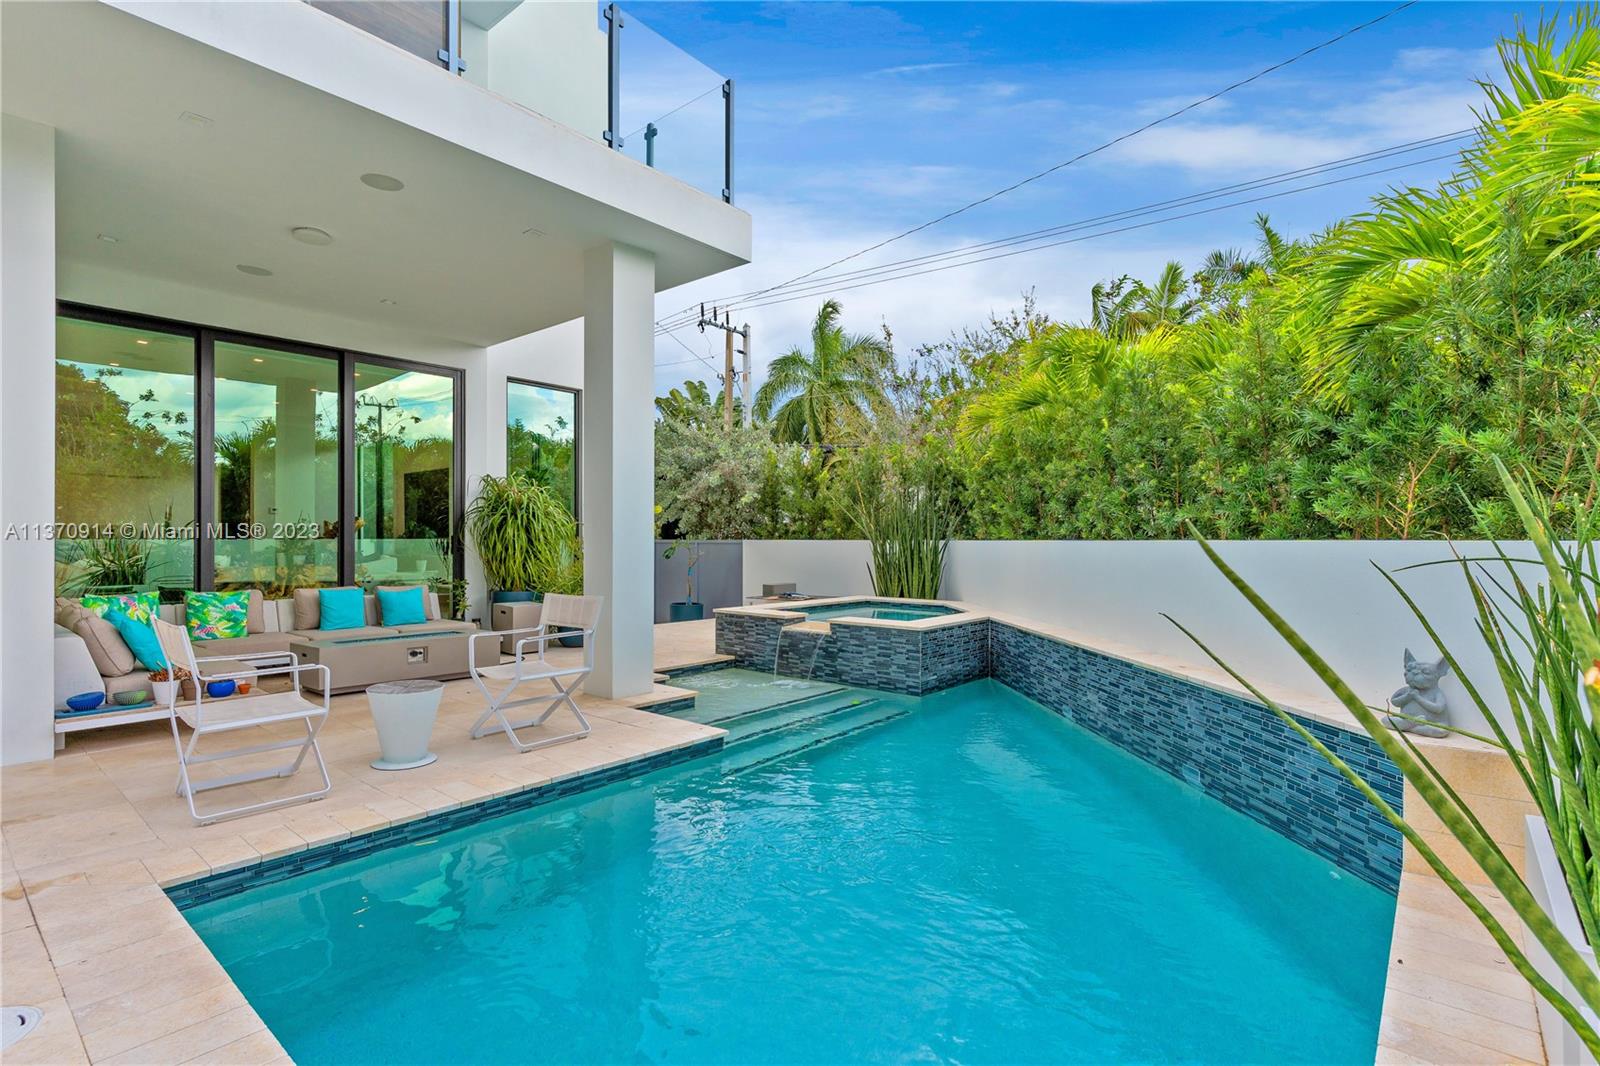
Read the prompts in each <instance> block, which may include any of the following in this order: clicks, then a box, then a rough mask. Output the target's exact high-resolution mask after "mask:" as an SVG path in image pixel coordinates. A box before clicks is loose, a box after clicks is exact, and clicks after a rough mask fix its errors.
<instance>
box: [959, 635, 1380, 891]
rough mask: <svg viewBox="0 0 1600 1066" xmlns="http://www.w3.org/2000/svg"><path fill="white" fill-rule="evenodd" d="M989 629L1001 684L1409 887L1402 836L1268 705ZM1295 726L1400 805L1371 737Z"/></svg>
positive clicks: (1321, 850)
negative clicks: (1403, 870) (1403, 874)
mask: <svg viewBox="0 0 1600 1066" xmlns="http://www.w3.org/2000/svg"><path fill="white" fill-rule="evenodd" d="M990 626H991V635H990V643H991V656H990V657H991V660H992V671H993V673H992V676H993V677H994V679H995V680H996V681H999V682H1000V683H1001V684H1003V685H1005V686H1006V687H1008V688H1010V689H1012V690H1014V691H1016V692H1019V693H1021V694H1022V695H1024V696H1027V697H1028V698H1029V699H1032V700H1034V701H1035V702H1037V703H1039V704H1041V705H1043V706H1044V707H1046V708H1048V709H1049V710H1051V711H1053V712H1055V713H1056V714H1059V715H1061V716H1062V717H1064V718H1068V719H1070V720H1072V721H1073V722H1076V723H1077V724H1079V725H1081V726H1083V727H1084V728H1086V729H1089V730H1091V731H1092V732H1094V733H1096V734H1098V735H1099V736H1102V737H1104V738H1106V739H1107V740H1109V741H1111V742H1112V743H1113V744H1116V745H1117V746H1118V747H1120V748H1123V749H1124V750H1126V751H1129V752H1131V753H1133V754H1134V755H1137V756H1138V757H1139V758H1141V759H1143V760H1144V761H1145V762H1147V763H1150V764H1151V765H1152V766H1155V767H1157V768H1159V769H1161V770H1163V771H1165V772H1166V773H1167V774H1169V775H1171V776H1172V777H1175V778H1177V779H1178V780H1180V781H1187V782H1188V783H1189V784H1191V785H1193V786H1194V787H1196V788H1198V789H1200V790H1201V791H1203V792H1205V793H1206V794H1207V795H1209V796H1211V797H1212V798H1214V799H1216V800H1219V801H1220V802H1222V803H1224V804H1226V805H1227V806H1229V807H1231V808H1233V809H1234V810H1236V811H1238V812H1239V813H1241V814H1243V815H1245V816H1247V817H1249V818H1251V819H1253V820H1255V821H1256V822H1259V823H1261V824H1262V825H1264V826H1266V827H1267V828H1269V829H1271V830H1273V831H1274V832H1276V833H1277V834H1278V835H1280V836H1282V837H1285V838H1287V839H1289V840H1291V841H1294V842H1295V843H1297V844H1299V845H1301V846H1302V847H1305V848H1307V849H1309V850H1310V851H1312V852H1314V853H1315V854H1317V855H1320V856H1322V857H1323V858H1325V859H1327V860H1329V861H1330V862H1332V863H1334V864H1335V865H1337V866H1339V867H1340V868H1341V869H1344V870H1347V871H1349V872H1350V873H1352V874H1354V875H1355V876H1357V877H1360V878H1361V879H1362V880H1364V881H1367V882H1369V883H1370V884H1373V885H1376V886H1377V887H1379V888H1381V889H1383V890H1384V891H1386V892H1388V893H1390V894H1391V895H1392V894H1394V893H1396V892H1397V891H1398V890H1399V884H1400V871H1401V865H1402V849H1401V842H1402V840H1401V836H1400V832H1399V830H1397V829H1395V828H1394V826H1392V825H1390V824H1389V822H1388V820H1387V819H1385V818H1384V817H1383V815H1382V814H1380V813H1379V812H1378V811H1377V809H1376V808H1374V807H1373V806H1372V804H1371V803H1369V802H1368V801H1367V799H1366V797H1365V796H1363V795H1362V794H1361V793H1360V792H1358V791H1356V789H1355V787H1354V786H1353V785H1351V784H1350V783H1349V782H1348V781H1346V780H1345V778H1344V776H1343V775H1342V774H1341V773H1340V772H1339V771H1338V770H1336V769H1335V768H1334V767H1333V766H1332V764H1330V763H1329V762H1328V761H1327V760H1326V759H1324V758H1323V757H1322V756H1321V755H1319V754H1318V753H1317V752H1316V751H1315V750H1314V749H1312V748H1311V746H1310V745H1308V744H1307V743H1306V742H1305V740H1304V739H1303V738H1301V737H1300V736H1298V735H1297V734H1295V733H1294V732H1293V731H1292V730H1290V729H1289V728H1288V727H1287V726H1286V725H1284V724H1283V723H1282V722H1281V721H1279V720H1278V717H1277V716H1276V715H1275V714H1273V713H1272V712H1271V711H1270V710H1269V709H1267V708H1266V707H1263V706H1262V705H1261V704H1259V703H1256V702H1255V701H1253V700H1249V699H1245V698H1243V697H1240V696H1234V695H1231V694H1228V693H1225V692H1220V691H1218V690H1216V689H1212V688H1208V687H1206V686H1204V685H1199V684H1196V683H1194V682H1192V681H1186V680H1183V679H1181V678H1176V677H1173V676H1171V675H1170V674H1165V673H1162V672H1160V671H1156V670H1151V669H1148V668H1145V667H1141V666H1138V665H1137V664H1134V663H1130V662H1128V661H1126V660H1123V659H1119V658H1116V657H1114V656H1110V655H1105V654H1102V653H1100V652H1097V651H1093V650H1091V649H1088V648H1083V647H1080V646H1078V645H1076V644H1072V643H1068V642H1065V641H1061V640H1056V639H1053V638H1051V637H1047V636H1041V635H1039V634H1037V633H1032V632H1029V631H1027V630H1024V629H1021V628H1019V627H1017V626H1012V625H1008V624H1007V623H1004V622H998V621H992V622H991V623H990ZM1295 718H1296V720H1297V721H1299V722H1300V724H1301V725H1303V726H1305V728H1306V729H1308V730H1309V731H1310V732H1311V734H1312V735H1313V736H1315V737H1316V738H1317V739H1318V740H1319V741H1321V742H1322V743H1323V744H1325V745H1327V746H1328V748H1329V749H1331V750H1332V751H1333V752H1334V753H1335V754H1337V755H1338V756H1339V757H1340V758H1342V759H1344V760H1345V762H1346V763H1348V764H1349V765H1350V766H1351V767H1352V768H1353V769H1354V770H1356V772H1358V773H1359V774H1361V775H1362V777H1364V778H1365V779H1366V780H1367V782H1368V783H1369V784H1371V785H1372V787H1373V789H1374V791H1376V792H1377V793H1378V795H1380V796H1382V797H1383V798H1384V799H1385V800H1386V801H1387V802H1388V803H1389V804H1390V805H1391V806H1393V807H1395V808H1396V809H1399V808H1400V807H1401V805H1402V803H1403V784H1404V781H1403V778H1402V776H1401V774H1400V770H1399V768H1398V767H1396V766H1395V765H1394V763H1393V762H1392V761H1390V759H1389V757H1388V756H1387V755H1385V754H1384V752H1383V749H1382V748H1380V747H1378V745H1377V743H1376V742H1374V741H1373V740H1372V738H1371V737H1369V736H1367V735H1366V734H1364V733H1355V732H1352V731H1350V730H1347V729H1340V728H1338V727H1337V726H1332V725H1328V724H1327V723H1325V722H1319V721H1315V720H1313V719H1309V718H1304V717H1302V716H1300V715H1295Z"/></svg>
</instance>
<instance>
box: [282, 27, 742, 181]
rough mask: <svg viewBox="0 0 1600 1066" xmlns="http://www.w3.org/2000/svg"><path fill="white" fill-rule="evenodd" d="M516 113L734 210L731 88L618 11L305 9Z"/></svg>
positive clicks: (701, 65) (726, 80)
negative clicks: (548, 122)
mask: <svg viewBox="0 0 1600 1066" xmlns="http://www.w3.org/2000/svg"><path fill="white" fill-rule="evenodd" d="M306 2H308V3H309V4H310V5H311V6H312V7H314V8H317V9H318V10H320V11H323V12H326V13H327V14H330V15H333V16H335V17H336V18H339V19H341V20H343V21H344V22H347V23H349V24H350V25H352V26H355V27H358V28H359V29H361V30H364V31H366V32H367V33H370V34H372V35H373V36H375V37H378V38H381V39H382V40H384V41H387V42H388V43H390V44H391V45H394V46H395V47H397V48H400V49H402V50H404V51H406V52H409V53H410V54H412V55H414V56H416V57H418V58H419V59H421V60H423V61H425V62H428V63H430V64H433V65H435V66H437V67H438V68H439V69H440V72H441V74H445V75H456V76H459V77H461V78H464V79H465V80H466V81H468V82H471V83H472V84H475V85H478V86H480V87H482V88H483V89H486V90H488V91H489V92H492V93H494V94H496V95H498V96H500V97H502V98H504V99H506V100H508V101H510V102H512V103H514V104H517V105H519V106H521V107H525V108H527V109H528V110H530V111H535V112H538V113H539V114H541V115H543V116H545V117H546V118H549V119H553V120H554V121H556V122H559V123H561V124H562V125H564V126H567V127H569V128H571V129H573V130H576V131H577V132H579V133H582V134H584V135H585V136H587V137H591V138H593V139H595V140H597V141H600V142H601V143H604V144H606V145H609V146H612V147H614V148H616V149H617V150H619V151H621V152H622V153H623V154H625V155H627V156H629V157H630V158H633V159H636V160H638V161H639V162H642V163H645V164H646V165H648V166H651V167H654V168H656V169H658V170H661V171H663V172H665V173H667V174H670V175H672V176H673V177H675V178H677V179H679V180H680V181H683V182H685V183H687V184H689V185H691V186H693V187H695V188H697V189H699V190H700V191H702V192H705V193H708V194H710V195H712V196H719V197H721V198H722V199H724V200H726V201H727V202H729V203H731V202H733V192H734V189H733V113H734V109H733V104H734V98H733V83H732V81H731V80H729V79H727V78H725V77H723V76H722V75H721V74H719V73H717V72H716V71H714V70H712V69H711V68H710V67H708V66H706V65H705V64H704V63H701V62H700V61H699V60H697V59H695V58H694V57H693V56H691V55H689V54H688V53H687V52H685V51H684V50H683V49H681V48H679V47H677V46H676V45H674V44H673V43H672V42H670V41H668V40H667V39H666V38H665V37H663V36H661V35H660V34H659V33H657V32H655V31H654V30H653V29H651V28H650V26H649V25H648V24H647V23H645V22H644V21H643V20H641V19H639V18H638V17H637V16H635V15H634V14H633V13H631V12H629V11H627V10H626V9H623V8H620V7H618V6H617V5H610V6H607V7H602V6H601V5H599V4H596V3H593V2H585V0H306Z"/></svg>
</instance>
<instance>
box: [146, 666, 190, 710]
mask: <svg viewBox="0 0 1600 1066" xmlns="http://www.w3.org/2000/svg"><path fill="white" fill-rule="evenodd" d="M188 678H189V671H187V670H185V669H184V668H183V667H181V666H163V667H162V668H161V669H159V670H152V671H150V688H151V690H152V691H154V692H155V694H156V702H157V703H158V704H160V705H161V706H163V707H171V706H172V705H173V704H175V703H177V702H178V686H179V685H181V684H182V683H183V682H184V681H186V680H188Z"/></svg>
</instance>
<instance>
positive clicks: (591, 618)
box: [467, 596, 605, 752]
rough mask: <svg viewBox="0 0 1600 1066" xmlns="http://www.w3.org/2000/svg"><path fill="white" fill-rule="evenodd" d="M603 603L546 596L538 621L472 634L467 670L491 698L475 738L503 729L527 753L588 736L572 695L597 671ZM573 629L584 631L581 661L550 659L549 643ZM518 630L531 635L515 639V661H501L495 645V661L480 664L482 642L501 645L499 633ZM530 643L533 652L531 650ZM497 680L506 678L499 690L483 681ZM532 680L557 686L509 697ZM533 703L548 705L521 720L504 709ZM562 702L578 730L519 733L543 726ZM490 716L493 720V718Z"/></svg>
mask: <svg viewBox="0 0 1600 1066" xmlns="http://www.w3.org/2000/svg"><path fill="white" fill-rule="evenodd" d="M604 603H605V600H604V598H603V597H600V596H546V597H545V598H544V606H543V607H542V608H541V610H540V612H539V624H538V625H536V626H524V627H522V628H520V629H510V630H506V629H502V630H498V631H490V632H487V633H475V634H473V636H472V637H471V638H470V640H469V642H468V644H467V669H468V671H469V672H470V673H471V674H472V681H473V684H475V685H477V686H478V688H479V690H480V691H482V692H483V696H484V699H486V700H488V701H489V707H488V709H487V710H485V711H484V712H483V714H482V715H481V716H480V717H479V718H478V720H477V721H476V722H474V723H472V738H473V739H474V740H476V739H478V738H479V737H485V736H488V735H489V734H490V733H492V732H494V731H495V730H496V729H500V730H503V731H504V732H505V735H506V737H507V738H508V739H509V740H510V741H511V743H512V745H513V746H514V747H515V748H516V749H517V750H518V751H524V752H526V751H533V750H534V749H535V748H548V747H549V746H550V745H552V744H562V743H565V742H566V741H569V740H581V739H583V738H584V737H586V736H588V735H589V720H588V719H587V718H585V717H584V716H583V712H582V711H580V710H579V709H578V705H577V703H575V702H574V701H573V699H572V694H573V692H575V691H576V690H577V688H578V686H579V685H581V684H583V682H584V679H585V678H587V677H588V676H589V675H590V674H591V673H593V672H594V630H595V623H596V622H598V621H599V620H600V608H601V607H602V605H603V604H604ZM554 626H560V627H562V628H564V629H566V630H568V632H565V633H557V632H552V630H551V627H554ZM573 631H577V632H581V633H582V634H583V662H582V663H581V664H577V663H574V664H571V665H565V666H564V665H560V664H558V663H554V662H551V661H550V659H549V658H548V656H547V655H546V654H545V652H546V649H547V648H548V647H549V645H550V642H551V641H553V640H559V639H560V638H562V637H570V636H575V635H576V633H575V632H573ZM519 633H523V634H531V635H530V636H524V637H522V638H521V639H519V640H518V641H517V642H516V644H515V646H514V647H515V654H514V655H513V656H512V660H511V662H509V663H501V662H500V653H499V651H498V650H496V651H495V652H494V663H493V665H484V666H479V665H478V641H480V640H492V641H494V642H495V648H496V649H498V648H499V646H500V645H499V641H500V638H502V637H506V636H516V635H517V634H519ZM530 647H531V648H532V650H533V652H534V653H533V654H531V655H530V654H529V649H530ZM494 681H504V682H506V685H505V687H504V688H502V689H500V690H499V691H498V692H495V691H493V690H491V689H490V687H489V685H488V684H486V683H485V682H494ZM530 681H548V682H550V684H551V685H552V686H553V687H554V688H555V692H554V693H551V694H549V695H538V696H525V697H523V698H522V699H512V698H511V697H512V695H513V694H515V692H516V691H517V689H518V688H519V687H520V686H522V685H524V684H526V683H527V682H530ZM563 682H565V684H563ZM529 704H537V705H541V706H543V707H544V710H543V711H541V712H540V713H539V714H538V715H537V716H536V717H533V718H529V719H527V720H526V721H522V722H513V721H512V720H511V719H510V718H509V717H507V715H506V712H507V711H509V710H511V709H512V708H515V707H525V706H527V705H529ZM563 706H564V707H566V708H567V709H568V710H570V711H571V712H572V715H573V717H574V718H576V719H577V720H578V728H577V729H575V730H573V731H572V732H570V733H562V734H561V735H560V736H554V737H545V738H544V739H542V740H535V741H526V740H523V739H522V738H521V737H520V736H518V735H517V730H519V729H531V728H533V727H535V726H539V725H543V724H544V723H545V722H546V721H547V720H548V719H549V718H550V716H551V715H552V714H554V713H555V712H556V711H557V710H558V709H560V708H561V707H563ZM491 718H493V719H495V721H494V722H490V721H489V720H490V719H491Z"/></svg>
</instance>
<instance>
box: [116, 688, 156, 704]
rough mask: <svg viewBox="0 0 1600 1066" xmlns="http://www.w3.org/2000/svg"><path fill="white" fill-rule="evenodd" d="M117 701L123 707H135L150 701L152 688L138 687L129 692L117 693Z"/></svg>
mask: <svg viewBox="0 0 1600 1066" xmlns="http://www.w3.org/2000/svg"><path fill="white" fill-rule="evenodd" d="M116 701H117V703H118V704H119V705H121V706H123V707H134V706H137V705H138V704H141V703H149V702H150V690H149V689H147V688H136V689H133V690H132V691H129V692H119V693H117V695H116Z"/></svg>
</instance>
